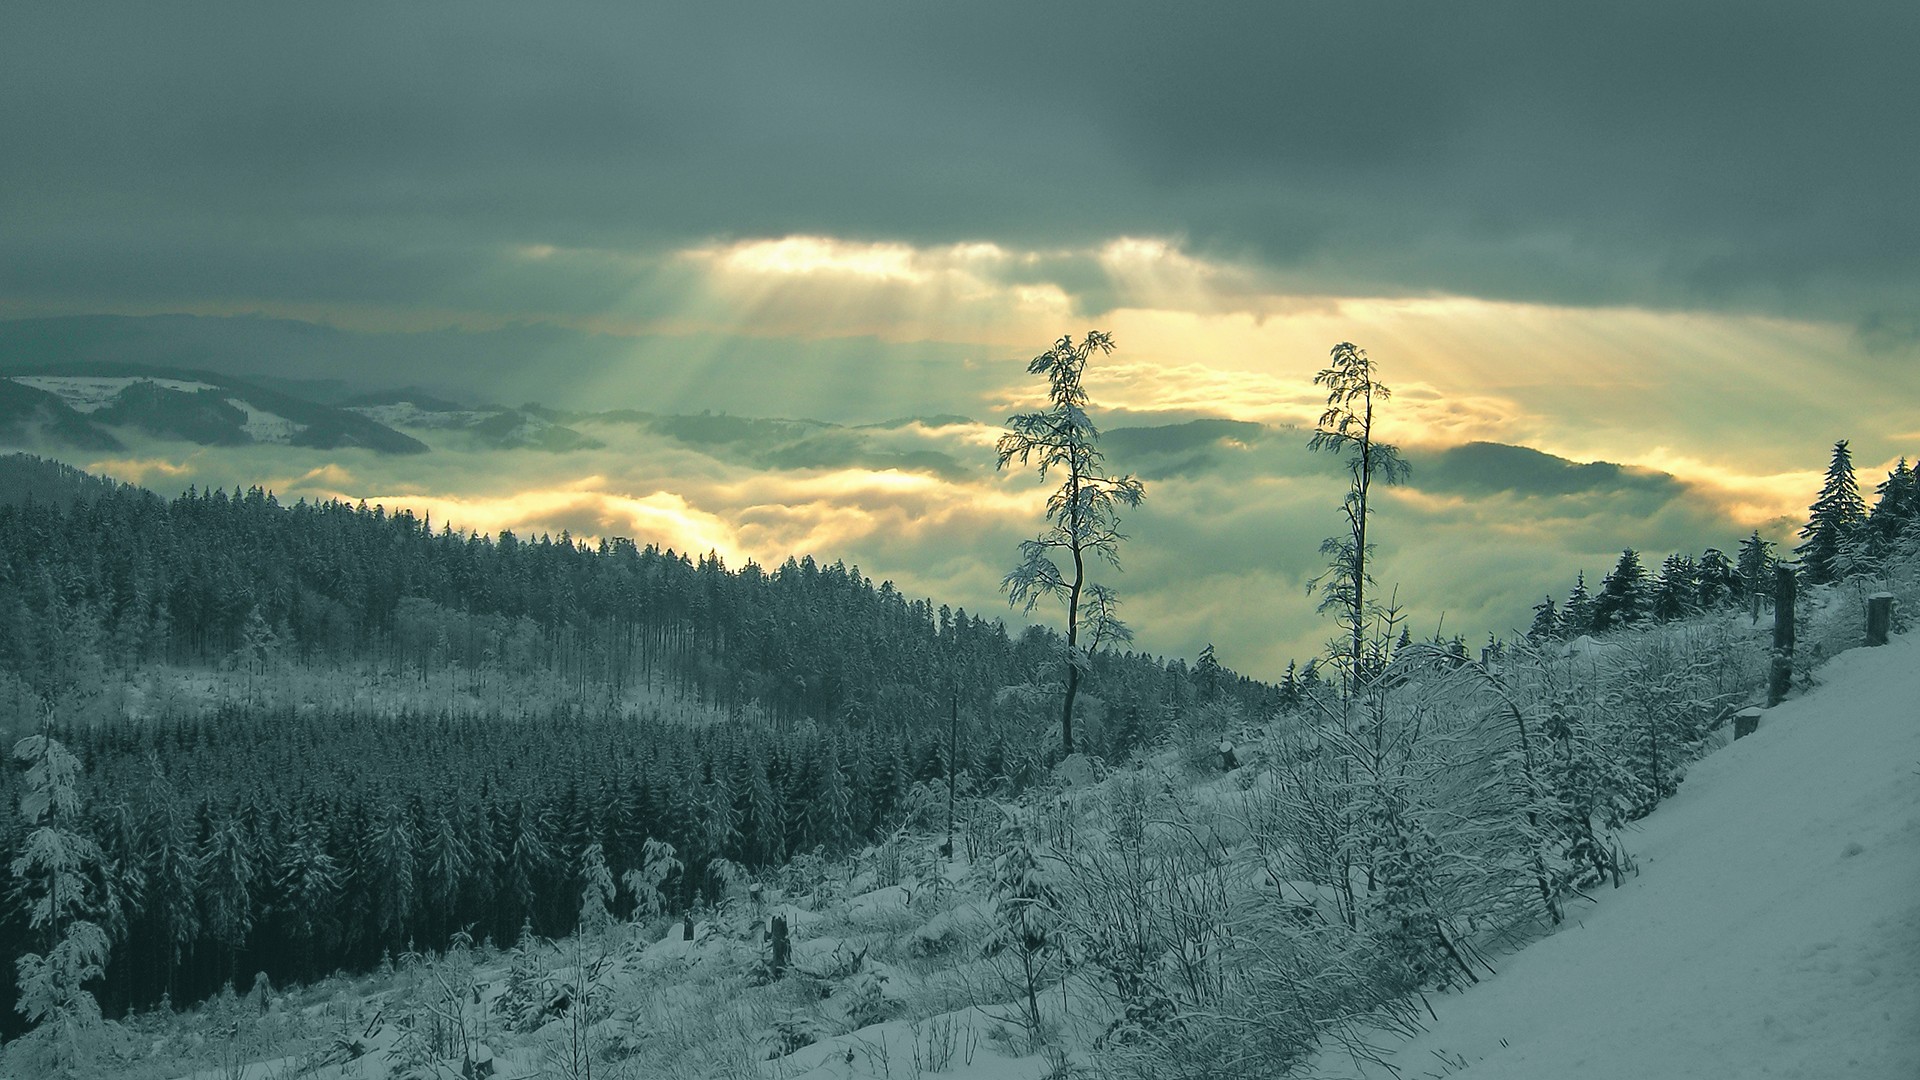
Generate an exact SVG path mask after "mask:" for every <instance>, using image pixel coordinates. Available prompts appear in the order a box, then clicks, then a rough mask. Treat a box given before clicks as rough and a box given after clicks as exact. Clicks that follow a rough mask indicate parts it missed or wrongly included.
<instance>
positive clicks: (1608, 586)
mask: <svg viewBox="0 0 1920 1080" xmlns="http://www.w3.org/2000/svg"><path fill="white" fill-rule="evenodd" d="M1648 600H1649V598H1648V595H1647V570H1646V567H1644V566H1641V565H1640V553H1639V552H1637V551H1635V550H1633V549H1632V548H1627V549H1626V550H1625V551H1622V552H1621V553H1620V561H1619V562H1616V563H1614V565H1613V572H1612V573H1611V574H1608V575H1607V576H1606V579H1605V580H1604V581H1602V582H1601V583H1600V595H1599V596H1598V597H1596V598H1594V602H1593V628H1594V629H1595V630H1611V629H1613V628H1614V627H1617V626H1625V625H1629V624H1631V623H1635V622H1639V621H1640V620H1641V619H1642V618H1644V617H1645V616H1646V614H1647V607H1648Z"/></svg>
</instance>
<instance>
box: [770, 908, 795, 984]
mask: <svg viewBox="0 0 1920 1080" xmlns="http://www.w3.org/2000/svg"><path fill="white" fill-rule="evenodd" d="M792 960H793V942H792V941H791V940H790V939H789V938H788V937H787V917H786V916H785V915H775V916H774V917H773V977H774V978H776V979H777V978H779V977H780V976H782V975H784V974H786V970H787V965H788V964H789V963H791V962H792Z"/></svg>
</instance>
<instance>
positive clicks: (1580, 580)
mask: <svg viewBox="0 0 1920 1080" xmlns="http://www.w3.org/2000/svg"><path fill="white" fill-rule="evenodd" d="M1593 628H1594V627H1593V594H1592V593H1590V592H1588V591H1587V572H1586V571H1585V570H1582V571H1580V574H1579V576H1578V577H1576V578H1575V579H1574V582H1573V589H1572V590H1571V591H1570V592H1568V593H1567V605H1566V606H1565V607H1563V608H1561V609H1560V636H1561V637H1563V638H1576V637H1579V636H1580V635H1582V634H1585V633H1588V632H1590V631H1592V630H1593Z"/></svg>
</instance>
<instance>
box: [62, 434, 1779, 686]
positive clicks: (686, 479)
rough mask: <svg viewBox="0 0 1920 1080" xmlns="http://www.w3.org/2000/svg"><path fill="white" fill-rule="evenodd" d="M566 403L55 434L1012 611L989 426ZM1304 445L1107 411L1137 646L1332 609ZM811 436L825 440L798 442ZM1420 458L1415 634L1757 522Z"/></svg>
mask: <svg viewBox="0 0 1920 1080" xmlns="http://www.w3.org/2000/svg"><path fill="white" fill-rule="evenodd" d="M571 423H572V426H573V427H574V428H575V429H576V430H579V431H581V432H583V433H585V434H587V435H589V436H591V437H592V438H593V439H595V440H596V441H598V442H599V443H600V444H601V445H600V446H598V447H596V448H593V449H581V450H575V451H570V452H566V453H559V454H555V453H550V452H545V451H539V450H499V449H488V448H485V447H482V446H480V445H478V444H476V443H474V442H471V441H469V440H467V438H466V437H465V436H462V435H460V434H458V433H453V432H446V431H438V430H415V431H413V432H412V433H413V434H415V435H417V436H419V437H420V438H422V439H424V440H426V441H428V442H430V443H434V444H436V446H435V450H434V452H432V453H430V454H428V455H424V456H416V457H412V458H406V459H401V458H393V457H383V456H379V455H374V454H369V453H364V452H359V451H341V452H332V453H322V452H318V451H305V450H298V449H295V448H291V447H250V448H194V449H187V448H183V447H182V446H181V445H180V444H177V443H172V444H167V443H157V442H152V441H145V442H136V443H135V444H134V445H133V448H132V450H131V451H130V452H129V453H127V454H125V455H99V454H95V455H87V454H76V453H71V452H68V453H63V454H61V455H60V456H62V457H63V459H64V460H67V461H70V462H72V463H74V464H77V465H81V466H83V467H87V468H90V469H94V470H97V471H103V472H106V473H109V474H111V475H115V476H118V477H121V478H123V479H127V480H132V481H137V482H140V483H143V484H145V485H147V486H149V487H152V488H154V489H156V490H160V491H163V492H175V491H179V490H183V489H184V488H185V487H186V486H187V485H188V484H198V485H201V486H207V485H214V486H226V487H231V486H234V485H241V484H254V483H260V484H263V485H265V486H267V487H270V488H272V489H274V490H275V491H277V492H279V494H280V496H281V498H282V499H283V500H285V501H292V500H293V499H296V498H345V499H350V500H355V501H357V500H360V499H367V500H368V501H370V502H378V503H383V504H385V505H388V506H390V507H398V506H406V507H410V508H412V509H413V510H414V511H415V512H416V513H426V514H431V516H432V518H433V520H434V521H435V522H436V523H450V524H452V525H453V526H454V527H456V528H459V529H478V530H482V531H486V532H489V533H497V532H498V531H499V530H501V529H509V528H510V529H512V530H514V531H515V532H516V533H519V534H521V535H527V534H531V533H540V532H550V533H553V534H555V535H557V534H558V533H559V532H560V531H561V530H563V529H564V530H567V531H570V532H571V533H572V534H573V535H575V536H577V537H583V538H597V537H605V536H615V535H619V536H631V537H635V538H637V539H639V540H640V541H642V542H651V543H657V544H660V545H662V546H667V547H672V548H674V549H676V550H680V551H686V552H696V553H700V552H706V551H717V552H719V553H721V554H722V555H723V556H725V557H726V558H727V560H728V562H729V563H730V564H731V565H739V564H740V563H741V562H742V561H743V560H745V559H748V558H752V559H755V560H757V561H759V562H761V563H762V564H777V563H778V562H780V561H781V560H783V559H785V558H786V557H787V556H788V555H793V554H809V553H810V554H813V555H815V556H816V557H819V558H823V559H828V560H831V559H843V560H845V561H847V562H849V563H852V564H857V565H859V566H860V567H861V569H862V570H863V572H865V573H867V574H869V575H871V576H873V577H875V578H876V579H891V580H893V581H894V582H895V583H896V584H897V585H898V586H899V587H900V588H902V589H903V590H905V591H907V592H908V593H910V594H915V595H928V596H932V597H933V598H934V599H936V600H937V601H940V602H945V603H951V604H955V605H963V606H965V607H967V608H968V609H969V610H973V611H979V612H982V613H985V614H988V615H996V614H997V615H1002V616H1005V617H1007V618H1009V619H1010V620H1012V621H1019V620H1018V616H1017V614H1016V613H1013V612H1010V611H1009V610H1008V609H1007V607H1006V605H1005V602H1004V600H1003V599H1002V598H1001V597H1000V595H999V593H998V591H997V584H998V582H999V579H1000V576H1001V575H1002V574H1003V573H1005V571H1006V570H1007V568H1008V566H1009V565H1010V563H1011V560H1012V558H1013V556H1014V554H1015V549H1016V546H1017V544H1018V542H1019V540H1020V539H1021V538H1022V537H1024V536H1026V535H1030V534H1031V533H1032V532H1033V531H1034V530H1035V529H1037V527H1038V525H1039V518H1040V512H1041V509H1040V502H1041V499H1042V497H1043V494H1044V493H1043V491H1042V489H1041V488H1040V487H1039V485H1038V483H1037V482H1036V480H1035V479H1034V478H1033V477H1031V476H1029V475H1025V474H1018V473H1005V472H996V471H995V470H994V469H993V467H992V457H991V452H990V444H991V442H992V439H993V438H994V436H995V435H996V434H997V432H998V428H997V427H995V426H991V425H984V424H978V423H972V422H964V423H963V422H960V421H958V420H946V421H940V422H934V423H922V422H912V423H903V424H896V425H889V426H885V427H876V428H867V429H858V428H849V427H842V426H837V425H822V424H797V423H791V422H772V421H742V420H739V419H737V418H730V417H714V416H707V417H701V416H692V417H664V418H639V419H635V418H619V419H608V418H605V417H602V418H581V417H576V418H573V419H572V421H571ZM1305 442H1306V436H1305V433H1304V432H1302V431H1300V430H1298V429H1292V428H1284V427H1275V426H1271V425H1264V424H1257V423H1252V422H1231V421H1219V420H1200V421H1194V422H1189V423H1183V424H1176V425H1166V426H1158V427H1116V428H1114V429H1113V430H1112V431H1110V432H1109V434H1108V436H1107V441H1106V446H1107V449H1108V451H1109V453H1110V455H1111V458H1112V462H1113V464H1114V465H1115V466H1116V467H1118V468H1123V469H1127V470H1130V471H1134V472H1136V473H1138V474H1139V475H1141V476H1143V477H1145V478H1146V480H1147V482H1148V499H1147V501H1146V503H1145V504H1144V505H1143V506H1142V507H1141V508H1140V509H1139V510H1138V511H1136V512H1134V513H1132V514H1131V515H1129V517H1128V519H1127V523H1126V531H1127V532H1128V534H1129V536H1130V539H1129V540H1128V541H1127V542H1126V544H1125V545H1124V546H1123V548H1122V553H1121V554H1122V560H1123V563H1124V564H1125V571H1124V572H1123V573H1121V574H1118V575H1113V574H1108V575H1107V578H1108V579H1109V580H1110V582H1111V584H1113V585H1114V586H1115V587H1116V589H1117V590H1118V592H1119V593H1120V595H1121V597H1122V600H1123V611H1124V614H1125V615H1126V617H1127V618H1128V619H1129V620H1130V621H1131V622H1132V623H1133V624H1134V625H1135V626H1136V628H1137V629H1138V631H1139V645H1140V646H1141V647H1144V648H1147V649H1150V650H1153V651H1155V652H1160V653H1169V654H1180V655H1186V656H1189V657H1190V656H1192V655H1194V654H1196V653H1197V652H1198V651H1199V649H1200V648H1201V646H1203V645H1205V644H1208V643H1213V644H1214V645H1215V646H1216V647H1217V648H1218V650H1219V651H1220V653H1221V655H1222V656H1223V657H1224V658H1225V659H1226V660H1227V662H1229V663H1231V664H1232V665H1234V666H1235V667H1237V668H1240V669H1242V670H1245V671H1248V672H1250V673H1254V674H1259V675H1263V676H1269V677H1272V676H1277V674H1278V673H1279V671H1280V670H1281V669H1282V668H1284V666H1285V664H1286V662H1287V660H1288V659H1305V658H1306V657H1308V656H1311V655H1313V654H1315V653H1316V652H1317V651H1318V650H1319V647H1320V645H1321V644H1322V641H1323V639H1324V638H1325V637H1327V636H1328V633H1329V628H1328V624H1327V623H1326V622H1325V621H1324V620H1323V619H1321V618H1319V617H1317V616H1316V615H1315V614H1314V613H1313V606H1314V599H1313V598H1312V597H1310V596H1309V595H1308V593H1307V583H1308V582H1309V581H1311V580H1312V579H1313V578H1314V577H1315V576H1317V575H1318V574H1319V573H1320V571H1321V569H1322V557H1321V556H1320V555H1319V554H1318V553H1317V548H1318V544H1319V541H1320V539H1321V537H1322V536H1324V535H1326V534H1328V533H1330V532H1332V531H1334V530H1335V529H1336V528H1337V527H1338V524H1337V517H1336V513H1337V511H1336V507H1337V504H1338V501H1339V498H1340V494H1341V491H1342V484H1343V478H1342V476H1341V475H1340V469H1339V466H1338V464H1337V462H1334V461H1332V460H1331V459H1329V458H1326V457H1324V456H1316V455H1311V454H1309V453H1307V451H1306V449H1305ZM814 445H819V446H824V447H825V448H826V452H825V453H824V454H823V455H822V456H821V457H820V458H818V459H808V457H807V454H808V451H807V448H808V447H810V446H814ZM40 449H42V450H45V449H47V448H44V447H43V448H40ZM1411 456H1412V457H1413V460H1414V467H1415V473H1414V480H1413V482H1412V483H1411V484H1409V485H1407V486H1406V487H1403V488H1396V489H1392V490H1389V491H1388V492H1386V493H1385V494H1384V495H1383V496H1382V498H1381V499H1380V501H1379V516H1378V518H1377V519H1376V535H1377V537H1378V538H1379V541H1380V545H1381V547H1380V560H1379V563H1378V575H1377V576H1378V578H1379V580H1380V581H1381V582H1382V585H1383V587H1385V588H1389V589H1393V588H1396V587H1397V589H1398V596H1399V599H1400V601H1401V602H1402V603H1403V604H1404V605H1405V606H1406V608H1407V610H1408V612H1409V614H1410V616H1411V619H1412V625H1413V627H1414V629H1415V632H1416V633H1430V632H1432V631H1434V630H1435V629H1437V628H1440V627H1441V626H1442V619H1443V618H1444V627H1445V629H1446V630H1447V632H1449V633H1453V632H1459V633H1464V634H1467V635H1469V636H1470V637H1475V638H1478V637H1480V636H1483V635H1484V634H1486V633H1488V632H1494V633H1500V634H1504V633H1506V632H1508V631H1511V630H1513V629H1515V628H1516V627H1519V626H1522V625H1524V623H1525V622H1526V620H1527V618H1528V617H1529V608H1530V606H1531V605H1532V604H1533V603H1535V602H1537V601H1538V599H1539V596H1540V595H1541V594H1542V593H1544V592H1547V591H1549V590H1551V591H1553V592H1555V593H1564V591H1565V588H1566V586H1567V585H1568V584H1570V582H1571V580H1572V576H1573V574H1574V573H1575V571H1577V570H1581V569H1584V570H1586V571H1587V573H1588V575H1589V578H1590V579H1595V580H1597V578H1598V576H1599V575H1600V574H1601V573H1603V572H1604V571H1605V570H1606V569H1607V568H1608V567H1610V566H1611V564H1612V561H1613V559H1614V558H1615V557H1616V556H1617V555H1618V553H1619V550H1620V549H1621V548H1623V547H1627V546H1634V547H1637V548H1640V549H1642V550H1644V551H1647V552H1649V553H1650V554H1651V555H1652V556H1653V558H1654V560H1655V561H1657V559H1658V557H1659V556H1660V555H1663V554H1665V553H1666V552H1668V551H1671V550H1686V551H1690V552H1696V553H1697V552H1698V551H1699V550H1700V549H1701V548H1703V547H1704V546H1707V545H1709V544H1712V545H1718V546H1721V547H1723V548H1728V547H1730V546H1731V545H1732V544H1733V543H1734V542H1735V541H1736V540H1737V539H1738V537H1739V536H1741V535H1744V533H1745V531H1746V530H1747V528H1749V527H1751V526H1752V525H1753V524H1755V523H1754V522H1750V521H1748V520H1745V519H1738V518H1737V517H1736V516H1735V515H1734V514H1732V513H1730V512H1729V510H1728V508H1727V506H1726V505H1725V504H1723V503H1722V502H1719V501H1717V500H1716V498H1715V497H1714V495H1713V493H1712V492H1710V491H1705V490H1703V489H1700V488H1697V487H1695V486H1692V485H1689V484H1687V483H1684V482H1682V481H1680V480H1677V479H1675V478H1674V477H1672V476H1668V475H1665V474H1660V473H1654V472H1650V471H1647V470H1638V469H1623V468H1620V467H1617V466H1613V465H1608V464H1576V463H1572V462H1568V461H1564V460H1562V459H1558V458H1553V457H1549V456H1546V455H1543V454H1540V453H1538V452H1536V451H1531V450H1527V449H1524V448H1519V447H1511V446H1504V445H1494V444H1474V445H1469V446H1463V447H1458V448H1454V449H1451V450H1444V451H1437V452H1433V453H1425V454H1422V453H1414V454H1412V455H1411ZM783 459H784V460H783ZM1765 524H1766V525H1767V527H1768V528H1769V530H1770V531H1777V529H1778V523H1777V522H1775V523H1765ZM1036 617H1037V618H1040V619H1050V618H1055V617H1057V613H1051V612H1047V611H1044V610H1043V611H1041V612H1038V613H1036Z"/></svg>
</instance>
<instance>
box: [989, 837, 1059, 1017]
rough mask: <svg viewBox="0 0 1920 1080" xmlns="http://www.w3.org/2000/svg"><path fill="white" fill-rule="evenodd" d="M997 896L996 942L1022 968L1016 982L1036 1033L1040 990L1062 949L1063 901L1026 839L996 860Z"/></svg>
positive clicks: (1019, 840) (995, 890)
mask: <svg viewBox="0 0 1920 1080" xmlns="http://www.w3.org/2000/svg"><path fill="white" fill-rule="evenodd" d="M993 895H994V901H995V904H994V912H995V918H994V938H993V943H994V944H995V945H996V946H998V947H999V948H1001V949H1003V950H1005V951H1006V952H1007V953H1011V954H1012V956H1013V957H1014V960H1015V962H1016V963H1018V964H1019V965H1020V969H1019V972H1018V975H1017V982H1018V983H1019V987H1018V989H1019V990H1020V992H1021V993H1022V995H1023V996H1025V998H1026V1015H1025V1023H1026V1027H1027V1032H1028V1034H1029V1035H1037V1034H1038V1033H1039V1031H1040V1023H1041V1021H1040V987H1041V986H1043V985H1044V984H1045V983H1046V981H1047V978H1048V975H1049V973H1050V971H1051V967H1052V962H1053V960H1054V958H1055V956H1056V954H1057V953H1058V952H1059V950H1060V944H1061V943H1060V940H1059V912H1060V902H1059V896H1058V895H1057V894H1056V893H1055V891H1054V888H1053V884H1052V882H1050V881H1049V880H1048V879H1047V876H1046V874H1045V873H1044V872H1043V871H1042V870H1041V869H1040V860H1039V859H1038V858H1037V857H1035V855H1034V851H1033V848H1032V846H1031V845H1030V844H1029V843H1028V842H1027V840H1026V838H1025V837H1018V838H1016V839H1015V840H1014V842H1013V844H1012V845H1011V846H1009V847H1008V848H1007V850H1006V851H1005V852H1004V853H1003V854H1002V855H1001V856H1000V857H999V858H998V859H996V860H995V861H994V865H993Z"/></svg>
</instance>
